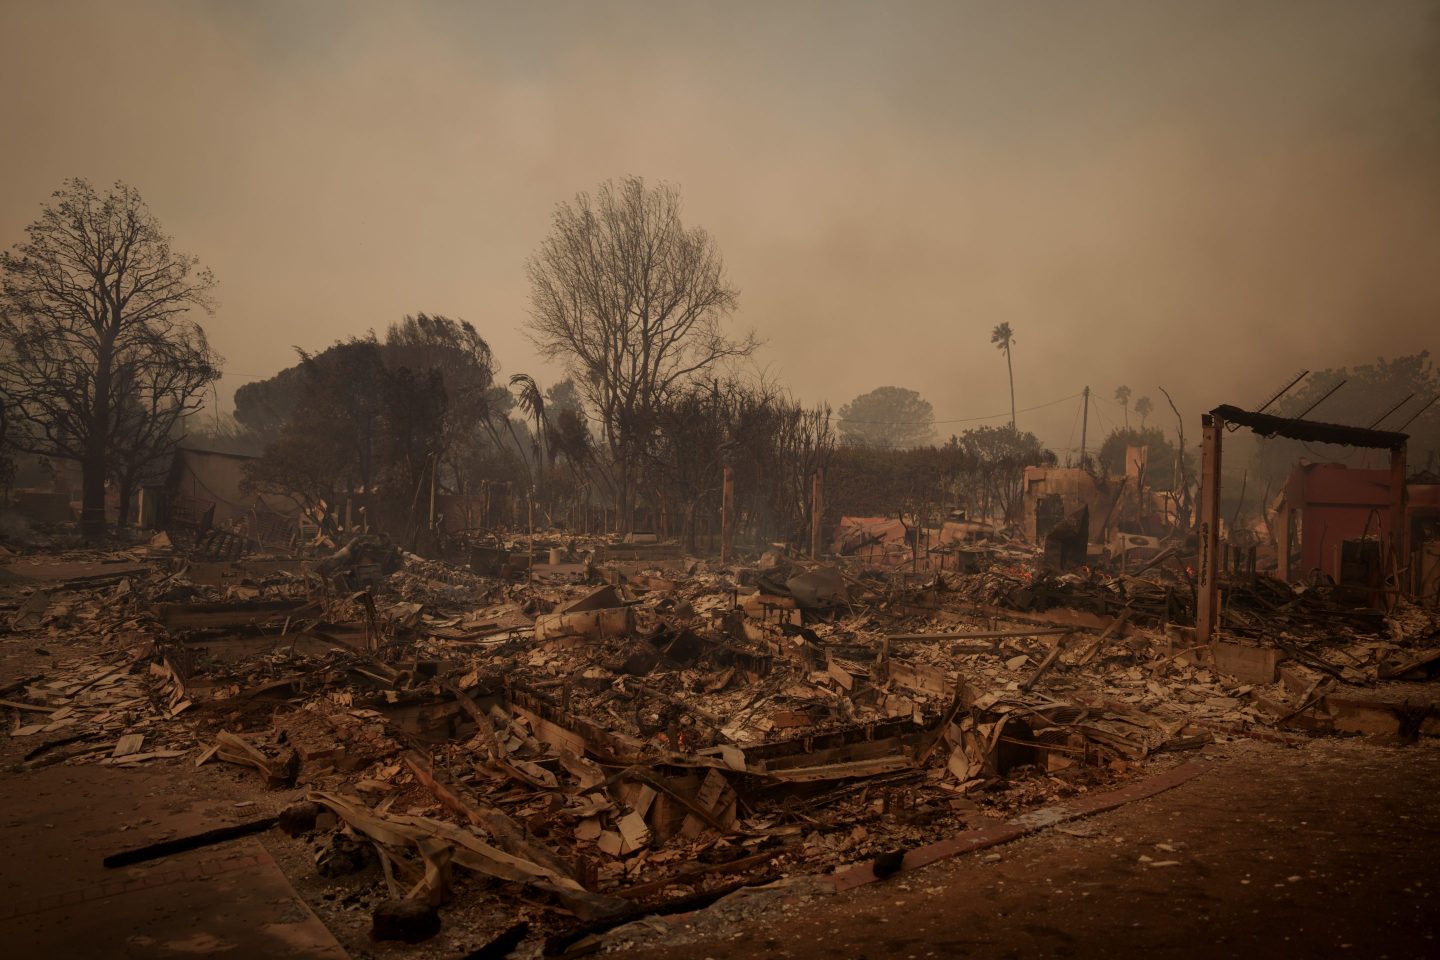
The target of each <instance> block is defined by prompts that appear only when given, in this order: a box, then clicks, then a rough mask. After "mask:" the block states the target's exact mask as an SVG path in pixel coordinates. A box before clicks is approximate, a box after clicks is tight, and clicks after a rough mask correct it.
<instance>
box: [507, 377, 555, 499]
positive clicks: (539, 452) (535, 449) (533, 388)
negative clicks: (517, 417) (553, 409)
mask: <svg viewBox="0 0 1440 960" xmlns="http://www.w3.org/2000/svg"><path fill="white" fill-rule="evenodd" d="M510 386H511V387H519V388H520V389H519V394H518V396H516V398H515V402H516V403H518V404H519V405H520V409H522V410H524V411H525V412H526V413H528V414H530V419H532V420H534V421H535V432H534V435H533V436H532V437H531V438H530V446H531V452H532V453H533V454H534V457H535V471H536V473H539V474H540V475H541V476H543V475H544V472H545V471H544V467H545V464H544V460H545V459H546V457H545V452H544V451H543V449H542V446H543V445H544V442H545V433H546V428H547V426H548V424H549V420H548V418H547V417H546V416H545V395H544V394H542V393H541V392H540V385H539V384H538V383H536V382H535V378H534V377H532V376H530V375H529V374H526V373H517V374H515V375H514V376H513V377H511V378H510Z"/></svg>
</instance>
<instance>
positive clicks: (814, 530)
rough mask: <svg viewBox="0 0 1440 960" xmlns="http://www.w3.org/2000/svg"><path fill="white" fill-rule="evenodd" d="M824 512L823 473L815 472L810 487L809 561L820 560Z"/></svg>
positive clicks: (821, 471)
mask: <svg viewBox="0 0 1440 960" xmlns="http://www.w3.org/2000/svg"><path fill="white" fill-rule="evenodd" d="M824 512H825V471H823V470H816V471H815V473H814V475H813V476H812V477H811V486H810V559H811V560H819V559H820V531H821V523H820V518H821V516H822V515H823V514H824Z"/></svg>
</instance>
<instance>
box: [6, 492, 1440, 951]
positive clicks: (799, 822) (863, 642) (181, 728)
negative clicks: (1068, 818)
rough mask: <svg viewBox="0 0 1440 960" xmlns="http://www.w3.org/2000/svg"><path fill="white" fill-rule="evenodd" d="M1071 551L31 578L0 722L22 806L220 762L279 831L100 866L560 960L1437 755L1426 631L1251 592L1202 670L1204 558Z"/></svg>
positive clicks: (609, 554)
mask: <svg viewBox="0 0 1440 960" xmlns="http://www.w3.org/2000/svg"><path fill="white" fill-rule="evenodd" d="M1072 519H1074V518H1073V517H1072ZM1066 522H1069V521H1068V520H1067V521H1062V522H1061V523H1058V524H1057V525H1056V527H1054V528H1052V530H1051V531H1050V533H1053V532H1054V530H1057V529H1058V530H1063V529H1065V525H1064V524H1065V523H1066ZM1075 522H1076V525H1077V529H1078V531H1080V532H1079V535H1078V537H1076V538H1075V539H1076V542H1077V543H1078V544H1079V546H1078V547H1077V548H1066V549H1067V550H1069V549H1081V550H1083V551H1085V553H1086V555H1085V560H1084V561H1083V562H1080V563H1076V562H1073V561H1070V560H1068V559H1067V558H1066V557H1065V556H1062V557H1061V558H1060V562H1057V557H1056V555H1055V552H1054V551H1052V550H1051V549H1050V548H1049V544H1050V543H1053V540H1054V538H1053V536H1047V537H1046V538H1045V539H1046V542H1045V543H1043V544H1041V543H1030V542H1027V541H1025V540H1022V539H1019V538H1018V537H1015V536H1011V535H1008V534H1006V533H1003V532H1002V531H1000V530H998V529H993V528H985V529H983V530H981V529H978V528H977V527H976V526H975V525H973V524H970V525H968V526H967V529H966V530H965V532H964V539H963V540H962V539H959V538H958V537H955V536H953V531H952V536H950V537H946V536H944V535H943V534H944V530H943V529H931V530H908V529H902V530H900V531H898V532H897V533H898V539H897V540H893V541H892V540H890V539H889V538H890V537H892V536H896V535H897V534H896V533H892V532H891V531H890V528H889V527H888V526H887V525H886V524H884V523H881V522H874V521H847V522H846V523H844V524H842V525H840V527H839V532H838V533H837V538H838V539H837V541H836V544H835V548H836V553H837V556H836V558H835V559H834V560H833V561H832V560H814V559H810V558H806V557H801V556H799V555H797V554H795V553H794V552H793V551H790V550H787V549H784V548H782V547H776V548H772V549H769V550H766V551H764V552H763V553H761V554H759V555H754V554H752V555H751V556H750V557H749V559H747V560H745V561H743V562H742V561H739V560H735V561H731V562H727V563H722V562H719V561H718V560H717V559H716V558H715V557H714V556H713V555H712V556H711V557H708V558H706V557H697V556H687V555H685V554H684V552H683V551H681V550H679V549H677V548H676V547H674V546H673V545H667V544H664V543H659V544H654V545H652V546H650V547H646V548H643V549H644V551H648V553H649V556H645V555H644V554H643V552H642V549H641V548H640V547H637V546H636V545H634V544H627V543H625V542H623V539H624V538H619V537H613V536H612V537H600V536H590V537H574V536H563V537H561V536H556V535H555V534H537V535H535V540H534V541H530V540H529V539H528V536H527V537H525V538H524V539H523V540H522V539H519V538H517V539H514V540H512V542H511V544H510V545H509V546H508V547H504V548H502V549H500V550H499V551H498V552H499V553H500V554H502V555H501V556H498V557H496V556H494V552H495V551H496V548H494V547H488V546H485V545H484V544H483V543H477V544H475V545H473V546H465V545H459V544H457V545H455V547H454V548H453V550H452V551H451V556H452V557H453V558H454V559H453V560H447V559H444V558H441V557H437V558H433V559H424V558H422V557H420V556H418V555H416V554H414V553H410V552H408V551H405V550H402V549H401V548H400V547H398V546H397V545H395V544H393V543H390V542H389V541H388V540H386V539H385V538H383V537H380V536H377V535H373V534H363V533H358V532H357V533H354V534H353V535H351V536H350V537H349V538H348V539H345V538H344V537H341V538H340V539H341V540H342V541H343V542H340V543H339V544H336V543H335V542H334V540H335V538H334V537H333V536H327V537H325V538H324V539H323V541H317V544H318V545H317V546H315V547H314V548H312V549H309V550H305V551H302V552H301V553H299V554H297V555H294V556H290V557H273V556H272V557H263V556H253V555H252V556H245V557H242V558H240V559H238V560H235V561H233V562H230V561H227V564H228V565H229V566H230V567H232V568H233V569H229V570H228V571H227V572H226V574H225V575H223V576H216V575H215V574H216V573H217V569H216V565H215V564H214V563H213V562H211V561H207V560H204V559H198V558H200V557H203V556H205V555H206V554H205V552H204V549H203V547H201V546H200V545H198V544H197V545H195V546H193V547H192V548H191V553H190V554H189V555H186V554H185V553H183V552H180V551H177V550H176V548H175V547H174V545H173V543H172V542H171V541H170V540H169V539H168V538H165V537H156V538H155V540H154V541H152V543H151V544H150V545H148V546H142V547H138V548H134V549H132V550H130V551H128V552H127V553H126V554H125V555H123V556H122V557H118V558H114V557H103V556H98V555H86V556H79V555H77V556H72V557H67V558H65V560H66V561H67V562H69V563H70V564H71V565H72V566H75V565H77V564H81V563H83V564H84V565H83V566H79V567H77V569H79V570H81V571H82V572H80V573H78V574H77V575H73V576H64V577H59V578H55V577H51V578H47V579H43V580H42V579H32V578H33V577H34V576H35V575H36V574H37V571H38V573H39V574H40V575H43V574H44V572H45V571H44V568H43V564H42V563H41V561H40V560H39V559H38V558H37V560H36V561H34V562H31V563H27V562H26V561H24V560H23V559H22V560H19V561H15V562H12V563H11V564H10V565H9V568H10V569H11V570H25V571H26V572H27V573H28V574H30V576H25V575H15V574H11V575H10V576H7V577H6V583H5V594H6V599H5V600H4V607H5V608H6V610H5V616H6V617H7V618H8V621H9V628H10V631H11V634H12V636H13V637H14V638H16V639H17V640H19V641H20V642H23V643H25V644H29V645H34V646H41V645H44V646H49V647H56V648H57V650H56V655H55V656H54V657H52V658H51V659H50V660H49V661H48V662H47V663H46V664H45V668H44V669H43V670H42V671H41V672H39V673H37V674H35V675H32V676H25V677H22V678H18V679H16V680H14V681H11V682H8V683H7V686H6V688H5V690H4V691H3V693H4V699H3V702H0V706H3V707H4V709H5V710H6V711H7V712H8V713H10V714H11V716H12V718H13V720H12V724H11V727H10V731H9V732H10V735H11V736H12V737H14V738H19V739H22V740H24V741H25V742H26V743H29V742H31V741H32V740H33V742H34V746H33V748H31V749H30V750H29V751H28V752H27V753H26V754H25V756H24V759H23V760H21V761H20V762H19V764H18V767H19V769H20V770H21V771H22V772H23V771H25V770H33V769H35V768H37V767H40V766H45V765H50V764H55V763H68V764H104V765H111V766H118V767H127V766H138V765H141V764H151V763H170V764H179V765H191V766H192V767H193V766H198V765H204V764H213V763H220V764H227V765H233V766H234V767H235V768H236V769H237V771H244V773H243V776H245V777H249V778H253V779H252V781H251V782H253V784H254V785H255V786H256V787H257V788H258V787H263V788H264V789H266V790H269V791H273V792H274V793H275V795H276V797H277V802H278V806H277V807H276V809H277V813H276V814H274V815H270V816H266V817H262V818H258V819H255V820H253V821H248V822H246V823H243V824H239V825H237V826H226V827H222V828H218V829H216V830H212V831H207V832H204V833H201V834H198V835H195V836H190V837H184V838H179V839H178V840H177V841H174V842H171V843H170V844H169V845H162V846H161V847H159V848H157V849H150V850H146V849H140V850H116V851H113V852H112V853H111V854H110V860H108V861H107V864H125V863H131V862H137V861H138V860H143V859H145V858H148V857H154V856H164V855H166V854H167V853H169V852H173V851H175V850H180V849H186V848H189V847H193V846H199V845H204V844H210V843H219V842H225V841H226V840H228V839H231V838H233V837H237V836H242V835H246V834H249V833H253V832H256V831H263V830H268V829H270V828H271V827H273V826H274V825H275V824H277V823H278V824H279V825H280V826H281V827H283V828H284V830H285V831H286V832H288V833H289V834H292V835H294V836H295V837H296V839H295V840H293V841H285V840H276V841H275V842H277V843H287V842H289V843H297V844H298V843H305V844H308V845H309V846H310V847H312V848H313V849H314V851H315V852H314V856H313V861H312V862H313V870H314V871H315V874H316V876H317V877H320V878H324V880H325V882H326V883H329V884H332V885H339V886H342V887H350V888H352V889H353V890H354V895H355V897H358V898H359V900H360V901H363V902H365V903H368V904H370V905H371V912H372V920H373V923H372V930H371V934H372V935H373V937H375V938H377V939H385V940H395V941H400V942H406V943H415V942H419V941H422V940H425V939H428V938H429V937H432V936H433V935H434V934H435V933H436V932H437V931H438V930H440V929H441V925H442V924H443V923H445V922H446V921H445V918H446V916H447V915H450V914H451V913H452V912H453V911H456V910H462V911H463V910H464V909H465V907H466V905H467V904H470V905H473V904H476V903H488V904H498V905H503V909H502V910H499V911H498V912H494V913H492V914H491V916H492V917H493V918H495V919H494V921H493V922H494V923H495V926H494V929H488V928H487V930H486V931H485V937H486V938H487V939H488V938H489V937H491V936H494V937H504V936H506V935H507V934H509V935H510V937H511V938H512V939H514V938H516V937H519V938H521V939H526V938H528V939H529V940H531V941H532V942H535V943H538V944H542V945H543V944H548V949H549V950H551V951H552V952H564V951H566V950H575V949H581V948H583V946H584V944H586V943H590V942H593V941H594V940H595V939H596V938H599V937H603V936H604V931H605V930H607V929H610V928H612V927H614V926H616V925H618V924H622V923H625V922H629V921H631V920H633V919H635V918H637V917H640V916H644V915H646V914H649V913H658V914H663V913H666V912H670V911H673V910H675V909H679V908H680V906H683V907H684V908H685V909H694V908H695V907H697V906H700V905H703V904H704V903H705V902H709V901H712V900H714V899H716V898H718V897H721V896H724V895H726V894H728V893H729V892H731V891H733V890H736V889H738V888H740V887H743V886H744V885H747V884H752V885H753V884H758V883H766V882H772V881H775V880H777V879H781V878H786V877H801V876H821V877H823V876H825V875H829V874H832V873H834V872H835V871H837V870H840V869H842V868H845V867H847V866H848V865H853V864H864V863H869V864H871V867H870V869H871V871H872V872H873V875H874V876H876V877H883V876H885V875H887V874H889V873H891V872H893V871H894V870H895V869H898V868H899V865H900V864H901V862H902V860H903V852H904V851H905V850H907V849H911V848H914V847H917V846H920V845H923V844H926V843H930V842H933V841H935V840H937V839H941V838H944V837H946V836H949V835H953V834H956V833H958V832H961V831H964V830H965V829H967V828H972V827H976V826H981V825H984V824H986V823H989V822H993V821H995V820H996V819H1004V818H1007V817H1013V816H1016V815H1018V814H1020V813H1023V812H1024V811H1026V810H1029V809H1032V808H1034V807H1036V806H1037V805H1041V804H1044V803H1046V802H1049V801H1052V800H1055V799H1059V798H1069V797H1077V796H1081V795H1083V794H1085V793H1087V792H1091V791H1095V790H1097V789H1100V788H1103V787H1105V786H1107V785H1111V784H1116V783H1120V782H1124V781H1127V780H1129V779H1131V778H1133V777H1135V776H1136V775H1137V774H1138V773H1139V772H1140V771H1143V770H1149V769H1152V768H1157V767H1164V766H1166V765H1171V764H1174V763H1177V762H1179V761H1180V759H1181V758H1183V757H1185V756H1187V755H1189V754H1191V753H1192V752H1193V751H1195V750H1197V749H1198V748H1201V747H1203V746H1205V745H1206V744H1209V743H1212V742H1215V741H1217V740H1225V739H1230V738H1240V737H1247V736H1256V735H1261V733H1262V732H1265V731H1269V732H1270V733H1271V735H1278V736H1297V735H1301V734H1304V733H1314V732H1337V733H1346V734H1364V735H1372V736H1385V737H1389V738H1392V739H1394V740H1396V741H1402V740H1406V739H1409V740H1413V739H1415V738H1416V737H1420V736H1430V735H1434V734H1435V733H1436V732H1437V731H1440V712H1437V710H1436V706H1435V700H1434V695H1433V693H1430V692H1427V691H1428V690H1429V684H1430V683H1431V682H1432V681H1433V678H1434V677H1435V675H1436V672H1437V671H1436V662H1437V657H1440V629H1437V621H1436V619H1435V615H1434V613H1433V611H1426V610H1424V609H1422V608H1421V607H1418V606H1415V605H1413V604H1411V603H1409V602H1405V601H1401V602H1397V603H1395V604H1392V605H1391V606H1390V607H1389V609H1388V610H1383V611H1382V610H1377V609H1372V608H1367V607H1364V606H1356V605H1355V604H1354V603H1353V597H1349V596H1348V595H1346V594H1345V593H1344V592H1343V591H1342V590H1340V589H1339V587H1338V586H1335V587H1325V586H1315V585H1301V586H1292V585H1288V584H1285V583H1283V582H1282V581H1279V580H1276V579H1274V578H1271V577H1269V576H1266V575H1263V574H1260V573H1257V572H1256V571H1254V569H1253V568H1252V567H1250V566H1247V564H1246V563H1244V562H1240V563H1238V565H1235V566H1230V567H1221V568H1219V569H1218V570H1217V576H1218V578H1219V581H1220V592H1221V595H1222V596H1223V597H1224V604H1223V607H1222V608H1221V612H1220V617H1219V622H1220V625H1221V633H1222V634H1223V636H1216V637H1212V638H1211V640H1210V642H1209V643H1205V642H1202V641H1201V639H1200V638H1199V637H1198V636H1197V634H1196V631H1195V629H1194V628H1193V627H1190V626H1187V625H1186V624H1189V623H1193V622H1194V621H1195V618H1196V602H1197V601H1196V591H1195V577H1194V565H1195V562H1196V560H1195V551H1194V547H1193V544H1191V545H1187V544H1186V543H1185V542H1183V541H1179V540H1171V541H1169V542H1167V543H1166V544H1165V545H1164V546H1163V547H1162V548H1161V549H1159V550H1157V551H1152V552H1151V555H1150V556H1148V557H1147V558H1146V559H1144V560H1143V562H1138V561H1137V559H1136V558H1135V557H1133V556H1130V555H1129V552H1128V551H1127V550H1124V549H1121V550H1112V549H1111V547H1110V546H1109V545H1100V546H1098V547H1097V545H1095V544H1091V543H1090V542H1089V538H1088V537H1087V536H1086V534H1085V531H1086V528H1087V521H1086V520H1085V512H1084V510H1083V508H1082V509H1081V511H1080V513H1079V514H1078V519H1076V520H1075ZM948 526H949V525H948V524H947V527H948ZM857 531H868V532H864V533H857ZM492 542H493V541H492ZM857 543H858V544H862V545H863V546H861V547H860V548H858V549H857V547H856V544H857ZM887 543H892V544H897V545H898V546H895V547H894V548H893V549H891V548H889V547H886V546H885V545H886V544H887ZM927 543H928V544H929V545H928V546H927ZM956 547H963V548H964V549H965V550H966V551H967V552H966V557H967V559H966V560H965V562H964V563H963V564H961V563H956V562H955V553H954V550H955V548H956ZM1097 550H1098V552H1096V551H1097ZM1063 553H1064V551H1062V554H1063ZM531 557H535V558H536V559H535V560H534V562H533V563H532V561H531ZM539 558H544V560H543V561H542V560H540V559H539ZM572 558H578V559H572ZM497 559H498V560H499V562H498V564H497V562H496V560H497ZM110 560H119V561H120V562H119V563H114V564H110V563H107V562H106V561H110ZM106 566H113V567H114V568H115V573H113V574H107V573H103V572H101V573H98V574H97V573H96V572H95V571H96V570H100V571H103V569H104V567H106ZM61 572H65V571H63V570H62V571H61ZM500 572H503V573H504V574H505V576H503V577H502V576H498V575H497V574H498V573H500ZM42 584H43V585H42ZM61 649H63V650H64V653H61V652H60V650H61ZM677 905H680V906H677ZM322 910H323V908H322ZM501 917H503V918H506V919H505V920H504V922H503V923H501V922H500V918H501ZM516 924H522V925H523V929H522V928H521V927H517V926H516ZM517 930H519V931H520V932H518V933H517V932H515V931H517Z"/></svg>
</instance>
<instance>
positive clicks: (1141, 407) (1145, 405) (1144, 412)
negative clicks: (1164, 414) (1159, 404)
mask: <svg viewBox="0 0 1440 960" xmlns="http://www.w3.org/2000/svg"><path fill="white" fill-rule="evenodd" d="M1154 409H1155V404H1153V403H1151V402H1150V398H1149V397H1141V398H1140V399H1139V400H1136V401H1135V412H1136V413H1138V414H1140V429H1141V430H1144V429H1145V418H1146V417H1148V416H1150V411H1151V410H1154Z"/></svg>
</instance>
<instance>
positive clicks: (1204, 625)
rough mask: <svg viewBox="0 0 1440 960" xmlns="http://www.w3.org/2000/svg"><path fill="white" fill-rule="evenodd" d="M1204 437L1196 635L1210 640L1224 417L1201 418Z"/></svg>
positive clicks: (1216, 589)
mask: <svg viewBox="0 0 1440 960" xmlns="http://www.w3.org/2000/svg"><path fill="white" fill-rule="evenodd" d="M1200 423H1201V425H1202V426H1203V427H1204V439H1203V441H1202V443H1201V447H1200V524H1199V533H1200V556H1199V560H1198V562H1197V564H1196V565H1197V567H1198V568H1199V569H1198V571H1197V575H1198V577H1199V582H1198V583H1197V584H1196V603H1195V639H1196V642H1198V643H1201V644H1207V643H1209V642H1210V639H1211V637H1212V636H1213V635H1214V633H1215V625H1216V622H1217V620H1218V617H1217V614H1218V613H1219V599H1220V583H1219V569H1218V568H1219V565H1220V438H1221V437H1222V436H1223V435H1224V433H1225V421H1224V420H1222V419H1220V418H1219V417H1216V416H1212V415H1211V414H1208V413H1207V414H1205V415H1204V416H1202V417H1201V418H1200Z"/></svg>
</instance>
